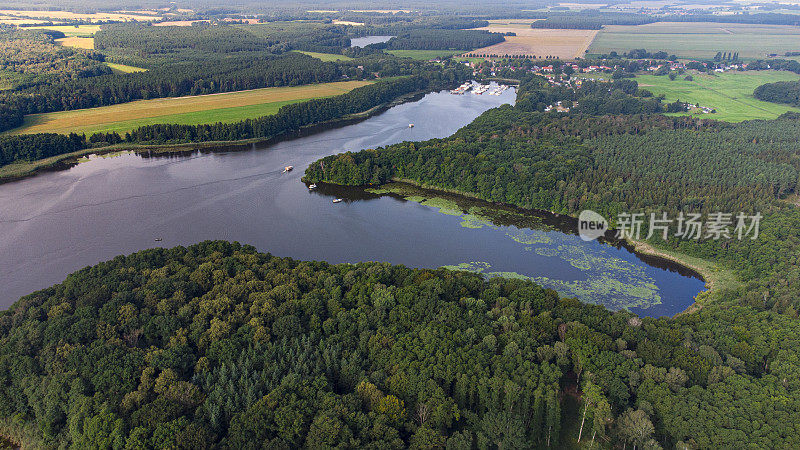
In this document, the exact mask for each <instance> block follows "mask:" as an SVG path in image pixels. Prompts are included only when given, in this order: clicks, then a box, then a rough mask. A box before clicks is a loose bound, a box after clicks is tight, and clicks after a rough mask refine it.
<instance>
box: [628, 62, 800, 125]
mask: <svg viewBox="0 0 800 450" xmlns="http://www.w3.org/2000/svg"><path fill="white" fill-rule="evenodd" d="M691 75H692V78H693V80H692V81H686V80H684V77H685V76H686V75H681V76H678V77H677V78H675V80H670V79H669V77H667V76H655V75H638V76H636V78H635V80H636V81H637V82H639V86H640V87H641V88H642V89H647V90H649V91H651V92H652V93H653V94H655V95H660V94H664V95H665V100H666V101H668V102H673V101H675V100H680V101H683V102H688V103H694V104H699V105H700V106H708V107H712V108H714V109H716V110H717V112H716V113H711V114H703V113H694V114H693V115H694V116H696V117H704V118H709V119H717V120H724V121H728V122H741V121H743V120H750V119H774V118H776V117H778V116H779V115H781V114H783V113H785V112H787V111H797V112H800V109H799V108H793V107H791V106H789V105H782V104H778V103H771V102H764V101H761V100H758V99H756V98H755V97H753V90H754V89H755V88H757V87H758V86H761V85H762V84H765V83H772V82H775V81H796V80H798V79H800V76H798V75H796V74H794V73H791V72H785V71H773V70H767V71H744V72H725V73H719V74H714V75H708V74H698V73H691ZM687 114H688V113H687Z"/></svg>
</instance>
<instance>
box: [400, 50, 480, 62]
mask: <svg viewBox="0 0 800 450" xmlns="http://www.w3.org/2000/svg"><path fill="white" fill-rule="evenodd" d="M387 53H390V54H392V55H394V56H397V57H399V58H411V59H421V60H427V59H434V58H445V57H447V56H452V55H460V54H462V53H464V51H462V50H388V51H387Z"/></svg>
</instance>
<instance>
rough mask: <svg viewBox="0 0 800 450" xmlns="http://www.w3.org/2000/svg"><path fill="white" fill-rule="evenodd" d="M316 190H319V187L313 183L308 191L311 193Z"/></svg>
mask: <svg viewBox="0 0 800 450" xmlns="http://www.w3.org/2000/svg"><path fill="white" fill-rule="evenodd" d="M316 188H317V185H316V184H313V183H312V184H309V185H308V190H309V191H313V190H314V189H316Z"/></svg>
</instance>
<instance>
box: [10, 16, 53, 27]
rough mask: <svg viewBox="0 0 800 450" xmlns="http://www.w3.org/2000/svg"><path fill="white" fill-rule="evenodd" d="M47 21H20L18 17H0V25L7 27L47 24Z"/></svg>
mask: <svg viewBox="0 0 800 450" xmlns="http://www.w3.org/2000/svg"><path fill="white" fill-rule="evenodd" d="M47 22H48V21H47V20H41V19H20V18H18V17H8V16H0V23H3V24H7V25H17V26H19V25H35V24H39V23H47Z"/></svg>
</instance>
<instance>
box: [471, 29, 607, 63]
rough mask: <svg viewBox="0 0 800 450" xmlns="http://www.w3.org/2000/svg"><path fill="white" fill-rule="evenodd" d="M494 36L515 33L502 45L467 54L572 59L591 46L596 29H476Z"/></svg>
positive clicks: (507, 37)
mask: <svg viewBox="0 0 800 450" xmlns="http://www.w3.org/2000/svg"><path fill="white" fill-rule="evenodd" d="M478 30H489V31H493V32H495V33H506V32H512V33H516V34H517V35H516V36H506V40H505V42H501V43H499V44H494V45H490V46H489V47H484V48H479V49H477V50H473V51H471V52H469V53H477V54H486V55H515V56H516V55H524V56H537V57H544V56H555V57H557V58H561V59H573V58H576V57H579V56H583V54H584V53H585V52H586V49H587V48H589V45H590V44H591V43H592V40H593V39H594V37H595V35H597V30H556V29H545V28H537V29H533V28H519V27H513V26H495V25H489V26H488V27H483V28H478Z"/></svg>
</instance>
